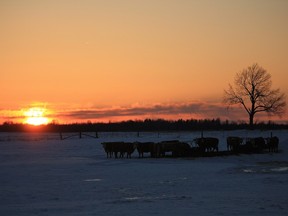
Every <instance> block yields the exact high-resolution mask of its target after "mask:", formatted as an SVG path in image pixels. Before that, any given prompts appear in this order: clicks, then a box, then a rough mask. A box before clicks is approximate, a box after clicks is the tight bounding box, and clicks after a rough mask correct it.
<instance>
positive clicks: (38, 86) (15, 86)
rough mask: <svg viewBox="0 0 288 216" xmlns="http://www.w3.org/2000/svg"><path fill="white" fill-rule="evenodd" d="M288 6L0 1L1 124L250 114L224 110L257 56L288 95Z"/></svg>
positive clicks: (206, 0) (209, 1) (168, 0)
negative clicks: (232, 87)
mask: <svg viewBox="0 0 288 216" xmlns="http://www.w3.org/2000/svg"><path fill="white" fill-rule="evenodd" d="M287 11H288V1H271V0H255V1H251V0H241V1H231V0H219V1H215V0H203V1H187V0H178V1H175V0H165V1H135V0H125V1H119V0H109V1H67V0H60V1H38V0H29V1H19V0H1V1H0V27H1V34H0V47H1V49H0V59H1V64H0V86H1V90H0V98H1V101H0V124H1V123H3V122H17V123H27V124H31V125H41V124H49V123H50V122H52V121H53V122H59V123H70V122H86V121H93V122H94V121H107V122H109V121H118V120H129V119H143V118H156V119H157V118H168V119H178V118H183V119H184V118H218V117H220V118H222V119H226V118H229V119H230V118H231V119H233V120H236V121H237V120H242V119H246V115H245V113H244V117H243V115H242V113H241V115H240V114H238V112H237V114H234V113H235V112H234V111H231V110H230V113H229V114H227V113H226V110H225V106H224V105H223V104H221V103H222V97H223V92H224V89H226V88H227V87H228V85H229V83H233V79H234V76H235V74H236V73H237V72H239V71H241V70H242V69H244V68H246V67H248V66H249V65H251V64H254V63H258V64H259V65H260V66H261V67H263V68H264V69H266V70H267V71H268V72H269V73H270V74H271V76H272V81H273V89H277V88H280V90H281V92H283V93H285V94H286V95H288V86H287V80H288V74H287V71H288V62H287V50H288V40H287V38H288V28H287V24H288V13H287ZM248 33H249V34H248ZM194 101H196V104H195V103H194ZM39 102H40V103H39ZM155 104H159V105H155ZM187 104H188V105H187ZM29 107H34V108H33V109H34V111H33V110H32V111H26V109H27V110H28V109H29ZM37 107H38V108H37ZM39 107H40V108H41V107H44V108H45V109H46V110H44V111H43V110H41V109H40V110H39ZM35 109H36V110H35ZM50 110H52V111H53V113H50ZM24 111H26V112H27V113H26V114H25V115H24ZM42 111H43V112H42ZM269 118H270V117H266V116H263V117H262V116H261V120H262V119H264V120H266V119H269ZM283 119H284V120H286V121H288V112H287V114H285V115H284V116H283Z"/></svg>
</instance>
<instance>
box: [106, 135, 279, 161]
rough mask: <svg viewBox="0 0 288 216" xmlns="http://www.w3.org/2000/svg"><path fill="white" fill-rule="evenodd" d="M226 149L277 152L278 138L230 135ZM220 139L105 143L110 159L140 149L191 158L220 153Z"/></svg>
mask: <svg viewBox="0 0 288 216" xmlns="http://www.w3.org/2000/svg"><path fill="white" fill-rule="evenodd" d="M226 141H227V151H222V154H224V153H225V154H241V153H244V154H250V153H262V152H264V151H268V152H278V145H279V139H278V137H276V136H274V137H269V138H263V137H256V138H241V137H227V140H226ZM218 144H219V140H218V138H214V137H202V138H196V139H194V140H193V141H192V142H191V143H187V142H181V141H179V140H170V141H163V142H157V143H154V142H103V143H102V146H103V148H104V150H105V152H106V154H107V158H112V157H113V156H114V157H115V158H118V157H119V158H124V157H127V158H131V155H132V153H133V152H134V151H135V150H137V152H138V154H139V157H144V153H149V154H150V157H165V156H166V155H167V154H169V155H171V156H172V157H189V156H190V157H191V156H195V157H196V156H209V155H221V154H220V153H221V152H219V151H218Z"/></svg>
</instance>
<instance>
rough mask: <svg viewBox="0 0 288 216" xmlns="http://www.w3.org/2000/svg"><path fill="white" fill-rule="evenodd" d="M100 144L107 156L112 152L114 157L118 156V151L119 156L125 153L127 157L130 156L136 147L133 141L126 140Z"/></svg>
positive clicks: (122, 156)
mask: <svg viewBox="0 0 288 216" xmlns="http://www.w3.org/2000/svg"><path fill="white" fill-rule="evenodd" d="M102 146H103V148H104V150H105V152H106V154H107V158H108V157H110V158H111V157H112V156H113V154H114V157H115V158H118V153H119V157H120V158H124V156H125V153H126V154H127V158H131V154H132V153H133V152H134V150H135V148H136V145H135V144H134V143H127V142H104V143H102Z"/></svg>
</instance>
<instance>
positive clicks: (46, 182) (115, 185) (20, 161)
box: [0, 130, 288, 216]
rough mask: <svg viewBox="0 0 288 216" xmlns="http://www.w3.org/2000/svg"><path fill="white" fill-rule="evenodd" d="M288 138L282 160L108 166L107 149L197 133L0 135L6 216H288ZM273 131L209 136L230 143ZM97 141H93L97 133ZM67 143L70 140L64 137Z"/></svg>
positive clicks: (0, 187)
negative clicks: (104, 145) (107, 146)
mask: <svg viewBox="0 0 288 216" xmlns="http://www.w3.org/2000/svg"><path fill="white" fill-rule="evenodd" d="M287 132H288V131H287V130H283V131H273V136H278V137H279V139H280V149H281V151H280V153H273V154H272V153H271V154H269V153H267V154H253V155H239V156H226V157H210V158H149V155H146V158H143V159H138V154H137V152H136V151H135V152H134V153H133V155H132V156H133V157H132V159H114V158H113V159H107V158H106V154H105V152H104V151H103V149H102V146H101V142H109V141H142V142H144V141H153V142H158V141H163V140H172V139H173V140H174V139H178V140H180V141H186V142H189V141H192V140H193V139H194V138H196V137H200V136H201V133H199V132H175V133H160V134H158V133H140V134H139V136H137V133H98V135H99V138H98V139H93V138H89V137H86V136H83V137H82V139H79V138H78V137H77V136H76V137H72V138H70V139H66V140H60V139H59V134H21V133H14V134H13V133H0V215H1V216H2V215H3V216H12V215H21V216H24V215H27V216H28V215H29V216H32V215H59V216H60V215H61V216H66V215H67V216H68V215H69V216H70V215H97V216H98V215H261V216H263V215H269V216H270V215H288V133H287ZM270 133H271V132H270V131H245V130H243V131H211V132H204V136H212V137H217V138H219V140H220V150H226V137H227V136H231V135H233V136H235V135H236V136H241V137H255V136H263V137H269V136H270ZM92 135H93V134H92ZM63 136H66V135H65V134H64V135H63Z"/></svg>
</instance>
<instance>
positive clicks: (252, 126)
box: [249, 113, 254, 129]
mask: <svg viewBox="0 0 288 216" xmlns="http://www.w3.org/2000/svg"><path fill="white" fill-rule="evenodd" d="M249 126H250V129H253V128H254V113H250V114H249Z"/></svg>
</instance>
